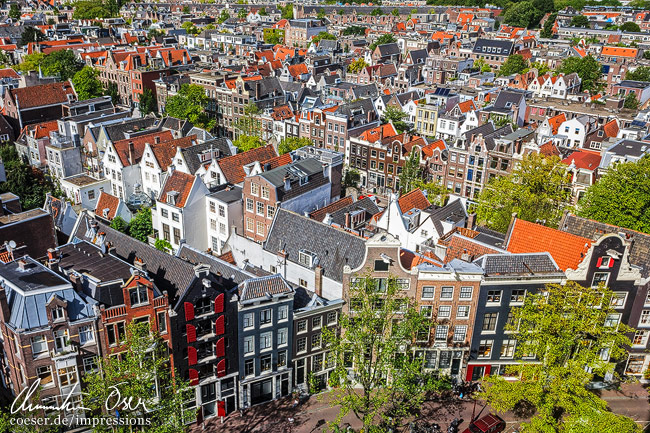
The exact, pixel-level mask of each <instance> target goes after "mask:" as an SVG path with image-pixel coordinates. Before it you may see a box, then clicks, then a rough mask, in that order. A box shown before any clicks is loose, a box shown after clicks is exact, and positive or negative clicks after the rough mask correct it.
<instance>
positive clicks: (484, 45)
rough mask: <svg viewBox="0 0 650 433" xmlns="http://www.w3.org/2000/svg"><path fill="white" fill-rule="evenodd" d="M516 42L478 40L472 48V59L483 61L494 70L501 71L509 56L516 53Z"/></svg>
mask: <svg viewBox="0 0 650 433" xmlns="http://www.w3.org/2000/svg"><path fill="white" fill-rule="evenodd" d="M514 48H515V47H514V42H513V41H510V40H504V39H484V38H478V39H477V40H476V42H475V43H474V47H473V48H472V53H471V58H472V59H473V60H474V61H476V60H478V59H482V60H484V61H485V63H486V64H488V65H489V66H491V67H492V68H493V69H499V68H500V67H501V65H502V64H503V62H505V61H506V59H507V58H508V56H509V55H511V54H513V53H514Z"/></svg>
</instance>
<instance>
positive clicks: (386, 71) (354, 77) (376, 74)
mask: <svg viewBox="0 0 650 433" xmlns="http://www.w3.org/2000/svg"><path fill="white" fill-rule="evenodd" d="M396 78H397V67H396V66H395V63H380V64H378V65H373V66H366V67H365V68H363V69H362V70H361V71H360V72H358V73H356V74H354V73H351V72H348V73H347V74H346V79H347V80H348V81H350V82H353V83H357V84H371V83H376V84H377V85H379V86H383V87H387V86H392V85H393V84H394V83H395V79H396Z"/></svg>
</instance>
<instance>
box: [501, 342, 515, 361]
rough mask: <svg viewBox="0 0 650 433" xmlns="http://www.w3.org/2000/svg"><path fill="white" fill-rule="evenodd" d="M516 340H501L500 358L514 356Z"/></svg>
mask: <svg viewBox="0 0 650 433" xmlns="http://www.w3.org/2000/svg"><path fill="white" fill-rule="evenodd" d="M516 346H517V340H503V343H502V344H501V358H513V357H514V356H515V347H516Z"/></svg>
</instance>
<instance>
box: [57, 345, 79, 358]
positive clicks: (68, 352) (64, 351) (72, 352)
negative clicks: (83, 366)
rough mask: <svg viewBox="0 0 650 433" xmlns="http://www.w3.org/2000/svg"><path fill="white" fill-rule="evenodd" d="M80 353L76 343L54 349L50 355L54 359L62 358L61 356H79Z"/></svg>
mask: <svg viewBox="0 0 650 433" xmlns="http://www.w3.org/2000/svg"><path fill="white" fill-rule="evenodd" d="M78 353H79V347H77V346H76V345H70V346H65V347H62V348H60V349H52V350H50V357H51V358H52V359H53V360H56V359H61V358H67V357H71V356H77V354H78Z"/></svg>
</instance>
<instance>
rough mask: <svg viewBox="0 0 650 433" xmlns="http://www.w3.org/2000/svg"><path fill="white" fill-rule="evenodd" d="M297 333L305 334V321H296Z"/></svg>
mask: <svg viewBox="0 0 650 433" xmlns="http://www.w3.org/2000/svg"><path fill="white" fill-rule="evenodd" d="M297 328H298V332H305V331H306V330H307V320H300V321H298V325H297Z"/></svg>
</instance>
